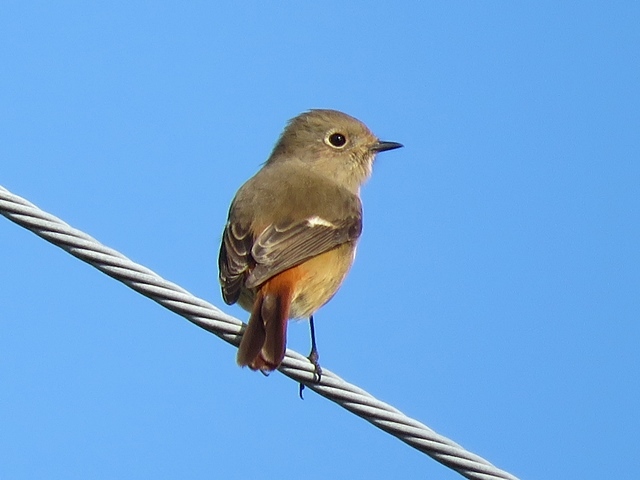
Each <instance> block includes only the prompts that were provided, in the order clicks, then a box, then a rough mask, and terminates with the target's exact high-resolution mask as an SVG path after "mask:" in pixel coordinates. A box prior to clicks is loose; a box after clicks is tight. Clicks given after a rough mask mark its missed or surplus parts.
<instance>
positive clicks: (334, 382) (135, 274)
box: [0, 186, 517, 480]
mask: <svg viewBox="0 0 640 480" xmlns="http://www.w3.org/2000/svg"><path fill="white" fill-rule="evenodd" d="M0 214H2V215H4V216H5V217H7V218H8V219H9V220H11V221H13V222H15V223H17V224H18V225H21V226H22V227H24V228H26V229H28V230H30V231H32V232H33V233H35V234H36V235H38V236H40V237H42V238H44V239H45V240H47V241H48V242H51V243H53V244H54V245H56V246H58V247H60V248H62V249H64V250H66V251H67V252H69V253H70V254H71V255H73V256H75V257H77V258H79V259H80V260H82V261H84V262H87V263H88V264H90V265H93V266H94V267H95V268H97V269H98V270H100V271H102V272H104V273H106V274H107V275H109V276H110V277H112V278H114V279H116V280H118V281H120V282H122V283H124V284H125V285H127V286H129V287H130V288H132V289H133V290H135V291H136V292H138V293H141V294H142V295H144V296H146V297H149V298H151V299H152V300H154V301H155V302H157V303H159V304H160V305H162V306H164V307H165V308H168V309H169V310H171V311H173V312H175V313H177V314H178V315H181V316H182V317H184V318H186V319H187V320H189V321H190V322H192V323H194V324H196V325H197V326H199V327H201V328H203V329H205V330H207V331H208V332H211V333H213V334H215V335H217V336H218V337H220V338H222V339H223V340H225V341H226V342H228V343H231V344H232V345H235V346H238V345H239V343H240V338H241V335H242V331H243V329H244V324H243V323H242V322H241V321H240V320H238V319H237V318H235V317H232V316H231V315H227V314H226V313H224V312H222V311H221V310H219V309H218V308H216V307H214V306H213V305H211V304H210V303H208V302H206V301H204V300H202V299H200V298H197V297H195V296H193V295H191V294H190V293H189V292H187V291H186V290H184V289H183V288H181V287H180V286H178V285H176V284H175V283H172V282H169V281H167V280H165V279H163V278H162V277H160V276H159V275H157V274H156V273H154V272H153V271H151V270H149V269H148V268H146V267H143V266H142V265H139V264H137V263H135V262H132V261H131V260H129V259H128V258H127V257H125V256H124V255H122V254H121V253H119V252H117V251H115V250H113V249H111V248H108V247H106V246H104V245H102V244H101V243H100V242H98V241H97V240H95V239H94V238H92V237H90V236H89V235H87V234H85V233H84V232H81V231H80V230H77V229H75V228H73V227H71V226H69V225H68V224H66V223H65V222H63V221H62V220H60V219H59V218H57V217H55V216H53V215H51V214H49V213H47V212H44V211H43V210H41V209H39V208H38V207H36V206H35V205H33V204H32V203H30V202H29V201H27V200H25V199H24V198H22V197H19V196H18V195H14V194H12V193H11V192H9V191H8V190H6V189H5V188H4V187H2V186H0ZM279 370H280V372H282V373H283V374H284V375H286V376H288V377H289V378H291V379H293V380H294V381H296V382H298V383H301V384H304V385H305V386H306V387H308V388H310V389H311V390H313V391H315V392H316V393H318V394H319V395H322V396H323V397H325V398H327V399H329V400H331V401H332V402H335V403H337V404H338V405H340V406H342V407H343V408H345V409H347V410H348V411H350V412H352V413H354V414H355V415H358V416H359V417H361V418H363V419H365V420H367V421H368V422H370V423H372V424H373V425H375V426H376V427H378V428H380V429H381V430H384V431H385V432H387V433H389V434H391V435H393V436H395V437H397V438H399V439H400V440H402V441H403V442H405V443H406V444H407V445H410V446H412V447H413V448H415V449H417V450H419V451H420V452H423V453H426V454H427V455H429V456H430V457H432V458H433V459H435V460H436V461H438V462H440V463H442V464H443V465H446V466H447V467H449V468H451V469H453V470H455V471H457V472H458V473H460V474H461V475H462V476H464V477H466V478H469V479H478V480H497V479H508V480H517V478H516V477H515V476H513V475H511V474H510V473H508V472H505V471H503V470H500V469H499V468H497V467H495V466H493V465H492V464H491V463H489V462H487V461H486V460H485V459H483V458H482V457H479V456H478V455H475V454H473V453H471V452H469V451H467V450H465V449H464V448H462V447H461V446H460V445H458V444H456V443H455V442H453V441H451V440H450V439H448V438H446V437H443V436H442V435H439V434H437V433H436V432H434V431H433V430H431V429H430V428H429V427H427V426H426V425H424V424H422V423H421V422H419V421H417V420H414V419H412V418H410V417H407V416H406V415H404V414H403V413H402V412H400V411H399V410H397V409H396V408H394V407H392V406H391V405H389V404H387V403H384V402H381V401H380V400H378V399H376V398H375V397H373V396H372V395H370V394H369V393H367V392H366V391H364V390H362V389H360V388H358V387H356V386H355V385H352V384H350V383H348V382H346V381H344V380H343V379H342V378H340V377H339V376H337V375H335V374H334V373H332V372H331V371H329V370H327V369H326V368H324V367H323V369H322V372H323V373H322V378H321V381H320V382H319V383H315V382H314V367H313V365H312V364H311V362H309V360H308V359H307V358H306V357H305V356H303V355H301V354H299V353H297V352H294V351H293V350H289V349H287V353H286V356H285V359H284V361H283V362H282V365H281V366H280V368H279Z"/></svg>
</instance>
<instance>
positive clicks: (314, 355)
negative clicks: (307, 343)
mask: <svg viewBox="0 0 640 480" xmlns="http://www.w3.org/2000/svg"><path fill="white" fill-rule="evenodd" d="M309 328H310V330H311V351H310V352H309V356H308V357H307V358H308V359H309V361H310V362H311V363H312V364H313V368H314V372H313V374H314V379H313V380H314V382H315V383H320V379H321V378H322V368H321V367H320V363H318V359H319V358H320V355H318V347H316V329H315V326H314V325H313V315H311V316H310V317H309Z"/></svg>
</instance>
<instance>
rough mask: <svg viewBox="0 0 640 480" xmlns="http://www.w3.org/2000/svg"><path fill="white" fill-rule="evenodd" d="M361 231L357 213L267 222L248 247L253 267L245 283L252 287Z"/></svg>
mask: <svg viewBox="0 0 640 480" xmlns="http://www.w3.org/2000/svg"><path fill="white" fill-rule="evenodd" d="M361 231H362V217H361V215H360V214H359V212H358V213H357V214H355V215H352V216H348V217H346V218H343V219H340V220H333V221H328V220H325V219H323V218H321V217H318V216H312V217H309V218H307V219H305V220H302V221H297V222H290V223H287V224H282V225H274V224H272V225H269V226H268V227H267V228H265V229H264V230H263V231H262V232H261V233H260V234H259V235H258V236H257V237H256V239H255V241H254V243H253V246H252V247H251V257H252V259H253V261H254V262H255V267H254V268H253V269H252V270H251V272H250V273H249V275H248V277H247V279H246V281H245V286H246V287H247V288H253V287H256V286H258V285H260V284H261V283H263V282H265V281H266V280H268V279H269V278H271V277H273V276H274V275H277V274H278V273H280V272H283V271H284V270H287V269H288V268H291V267H294V266H296V265H298V264H300V263H302V262H304V261H305V260H307V259H309V258H311V257H315V256H316V255H319V254H321V253H323V252H326V251H328V250H331V249H332V248H334V247H337V246H338V245H341V244H343V243H346V242H350V241H355V240H357V238H358V237H359V236H360V233H361Z"/></svg>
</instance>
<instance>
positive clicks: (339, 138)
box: [329, 132, 347, 148]
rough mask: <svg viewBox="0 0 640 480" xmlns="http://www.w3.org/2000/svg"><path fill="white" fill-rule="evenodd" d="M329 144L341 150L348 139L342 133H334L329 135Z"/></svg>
mask: <svg viewBox="0 0 640 480" xmlns="http://www.w3.org/2000/svg"><path fill="white" fill-rule="evenodd" d="M329 143H330V144H331V146H333V147H336V148H340V147H343V146H344V144H345V143H347V137H345V136H344V135H343V134H341V133H337V132H336V133H332V134H331V135H329Z"/></svg>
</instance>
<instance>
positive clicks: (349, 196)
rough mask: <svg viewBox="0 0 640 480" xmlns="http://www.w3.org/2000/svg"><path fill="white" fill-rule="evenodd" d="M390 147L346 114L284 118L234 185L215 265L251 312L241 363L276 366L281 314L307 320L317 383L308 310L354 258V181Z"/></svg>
mask: <svg viewBox="0 0 640 480" xmlns="http://www.w3.org/2000/svg"><path fill="white" fill-rule="evenodd" d="M399 147H402V145H401V144H399V143H396V142H383V141H380V140H378V138H377V137H375V136H374V135H373V134H372V133H371V132H370V131H369V129H368V128H367V127H366V126H365V125H364V124H363V123H361V122H360V121H358V120H356V119H355V118H353V117H350V116H349V115H346V114H344V113H341V112H338V111H335V110H311V111H308V112H306V113H303V114H301V115H299V116H298V117H296V118H294V119H293V120H291V121H290V122H289V124H288V125H287V127H286V128H285V130H284V132H283V133H282V135H281V136H280V139H279V140H278V142H277V143H276V146H275V148H274V149H273V152H272V153H271V156H270V157H269V159H268V160H267V161H266V163H265V164H264V166H263V167H262V168H261V169H260V171H258V173H257V174H256V175H255V176H254V177H252V178H251V179H249V181H247V182H246V183H245V184H244V185H243V186H242V187H241V188H240V190H238V192H237V193H236V196H235V198H234V199H233V202H232V203H231V208H230V209H229V219H228V221H227V224H226V226H225V229H224V233H223V236H222V245H221V247H220V256H219V259H218V265H219V268H220V284H221V285H222V297H223V298H224V301H225V302H226V303H227V304H229V305H231V304H233V303H236V302H238V303H239V304H240V306H241V307H242V308H244V309H245V310H247V311H249V312H251V316H250V318H249V324H248V326H247V328H246V330H245V332H244V335H243V337H242V340H241V342H240V347H239V349H238V356H237V361H238V364H239V365H240V366H245V365H247V366H249V368H251V369H252V370H261V371H263V372H269V371H272V370H275V369H276V368H278V366H279V365H280V363H281V362H282V359H283V358H284V355H285V349H286V343H287V321H288V320H289V319H292V318H309V320H310V327H311V344H312V345H311V353H310V355H309V359H310V360H311V361H312V362H313V364H314V365H315V368H316V374H317V379H318V380H319V378H320V373H321V370H320V367H319V364H318V353H317V349H316V345H315V332H314V325H313V313H314V312H315V311H316V310H318V309H319V308H320V307H321V306H322V305H324V304H325V303H327V302H328V301H329V300H330V299H331V297H333V295H334V294H335V293H336V291H337V290H338V288H339V287H340V284H341V283H342V281H343V280H344V278H345V276H346V274H347V272H348V271H349V268H350V267H351V264H352V262H353V259H354V256H355V252H356V242H357V240H358V237H359V236H360V232H361V231H362V204H361V202H360V196H359V194H360V186H361V185H362V184H363V183H364V182H365V180H366V179H367V178H368V177H369V176H370V175H371V169H372V166H373V161H374V158H375V156H376V154H377V153H378V152H383V151H385V150H392V149H394V148H399Z"/></svg>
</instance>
